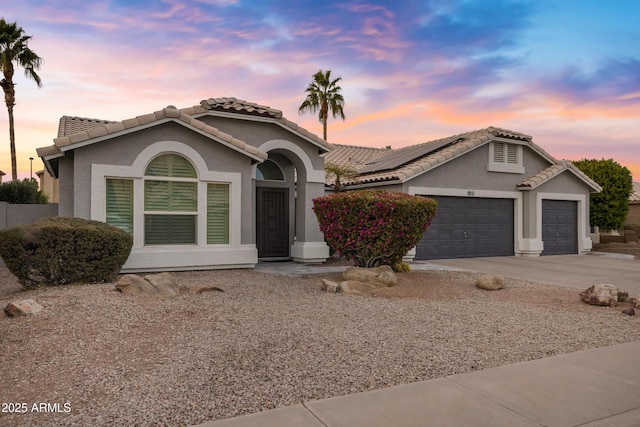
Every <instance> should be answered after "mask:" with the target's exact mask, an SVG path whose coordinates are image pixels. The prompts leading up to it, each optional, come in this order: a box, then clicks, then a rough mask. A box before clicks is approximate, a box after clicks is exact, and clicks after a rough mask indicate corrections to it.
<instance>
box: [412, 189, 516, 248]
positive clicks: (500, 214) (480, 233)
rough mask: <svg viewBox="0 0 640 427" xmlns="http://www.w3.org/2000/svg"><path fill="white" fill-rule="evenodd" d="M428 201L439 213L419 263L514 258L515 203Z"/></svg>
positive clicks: (422, 244)
mask: <svg viewBox="0 0 640 427" xmlns="http://www.w3.org/2000/svg"><path fill="white" fill-rule="evenodd" d="M427 197H430V198H432V199H435V200H437V201H438V210H437V211H436V217H435V218H434V219H433V221H432V222H431V226H429V228H428V229H427V232H426V233H425V235H424V237H423V238H422V240H421V241H420V242H419V243H418V245H417V247H416V258H415V259H417V260H425V259H446V258H475V257H488V256H508V255H513V253H514V252H513V199H489V198H476V197H443V196H427Z"/></svg>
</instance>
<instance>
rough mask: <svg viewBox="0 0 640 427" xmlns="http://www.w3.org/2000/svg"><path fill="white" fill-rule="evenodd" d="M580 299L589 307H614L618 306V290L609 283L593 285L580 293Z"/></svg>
mask: <svg viewBox="0 0 640 427" xmlns="http://www.w3.org/2000/svg"><path fill="white" fill-rule="evenodd" d="M580 299H581V300H582V301H584V302H586V303H587V304H591V305H603V306H604V305H608V306H610V307H615V306H616V305H617V304H618V288H617V287H616V286H615V285H612V284H610V283H602V284H599V285H593V286H591V287H590V288H588V289H585V290H584V291H582V292H580Z"/></svg>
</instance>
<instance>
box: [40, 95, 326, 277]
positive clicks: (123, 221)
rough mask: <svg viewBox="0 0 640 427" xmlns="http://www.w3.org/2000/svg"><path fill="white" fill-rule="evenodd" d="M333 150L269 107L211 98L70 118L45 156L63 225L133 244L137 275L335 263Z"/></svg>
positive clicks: (130, 265) (130, 268)
mask: <svg viewBox="0 0 640 427" xmlns="http://www.w3.org/2000/svg"><path fill="white" fill-rule="evenodd" d="M330 149H331V146H330V145H329V144H328V143H327V142H326V141H324V140H323V139H321V138H319V137H317V136H316V135H314V134H312V133H310V132H308V131H306V130H305V129H303V128H301V127H299V126H298V125H296V124H295V123H293V122H291V121H289V120H287V119H286V118H284V117H283V116H282V112H281V111H279V110H276V109H273V108H270V107H268V106H263V105H258V104H255V103H251V102H247V101H243V100H239V99H236V98H210V99H206V100H203V101H202V102H201V103H200V104H198V105H195V106H193V107H189V108H184V109H177V108H175V107H173V106H169V107H167V108H164V109H162V110H159V111H156V112H154V113H150V114H146V115H142V116H138V117H135V118H131V119H127V120H124V121H122V122H112V121H105V120H96V119H86V118H78V117H63V118H62V119H61V120H60V129H59V133H58V137H57V138H55V139H54V144H53V145H51V146H48V147H42V148H39V149H38V155H39V156H40V157H41V158H42V160H43V162H44V164H45V167H46V169H47V172H48V173H49V174H50V175H51V176H52V177H53V178H57V179H58V180H59V186H58V192H59V193H58V194H59V215H60V216H74V217H80V218H87V219H93V220H98V221H106V222H107V223H110V224H113V225H115V226H118V227H120V228H122V229H124V230H126V231H128V232H130V233H131V234H132V235H133V241H134V243H133V248H132V251H131V255H130V257H129V259H128V260H127V262H126V263H125V265H124V267H123V271H125V272H134V271H159V270H189V269H191V270H194V269H215V268H245V267H253V266H254V265H255V264H256V263H257V262H258V259H264V260H278V259H293V260H295V261H298V262H306V263H315V262H322V261H324V260H326V258H327V257H328V256H329V248H328V246H327V245H326V244H325V243H324V238H323V235H322V233H321V232H320V229H319V227H318V223H317V219H316V217H315V215H314V213H313V211H312V210H311V205H312V202H311V200H312V199H313V198H315V197H318V196H321V195H323V193H324V178H325V173H324V159H323V157H322V156H321V155H322V154H324V153H327V152H328V151H329V150H330Z"/></svg>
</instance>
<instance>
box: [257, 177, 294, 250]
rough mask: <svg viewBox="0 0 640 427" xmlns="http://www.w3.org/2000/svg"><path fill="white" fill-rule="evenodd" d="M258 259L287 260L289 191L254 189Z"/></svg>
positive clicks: (266, 188) (284, 189) (265, 188)
mask: <svg viewBox="0 0 640 427" xmlns="http://www.w3.org/2000/svg"><path fill="white" fill-rule="evenodd" d="M256 210H257V212H256V240H257V242H256V245H257V247H258V258H263V259H265V258H266V259H268V258H276V259H282V258H289V189H288V188H268V187H256Z"/></svg>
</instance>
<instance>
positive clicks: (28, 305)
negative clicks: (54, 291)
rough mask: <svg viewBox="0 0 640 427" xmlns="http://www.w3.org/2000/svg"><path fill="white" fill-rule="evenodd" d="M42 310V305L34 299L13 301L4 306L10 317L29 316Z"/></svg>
mask: <svg viewBox="0 0 640 427" xmlns="http://www.w3.org/2000/svg"><path fill="white" fill-rule="evenodd" d="M41 310H42V306H41V305H40V304H38V303H37V302H35V301H34V300H32V299H23V300H19V301H13V302H10V303H9V304H7V306H6V307H5V308H4V313H5V314H6V315H7V316H9V317H16V316H27V315H29V314H36V313H37V312H39V311H41Z"/></svg>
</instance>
